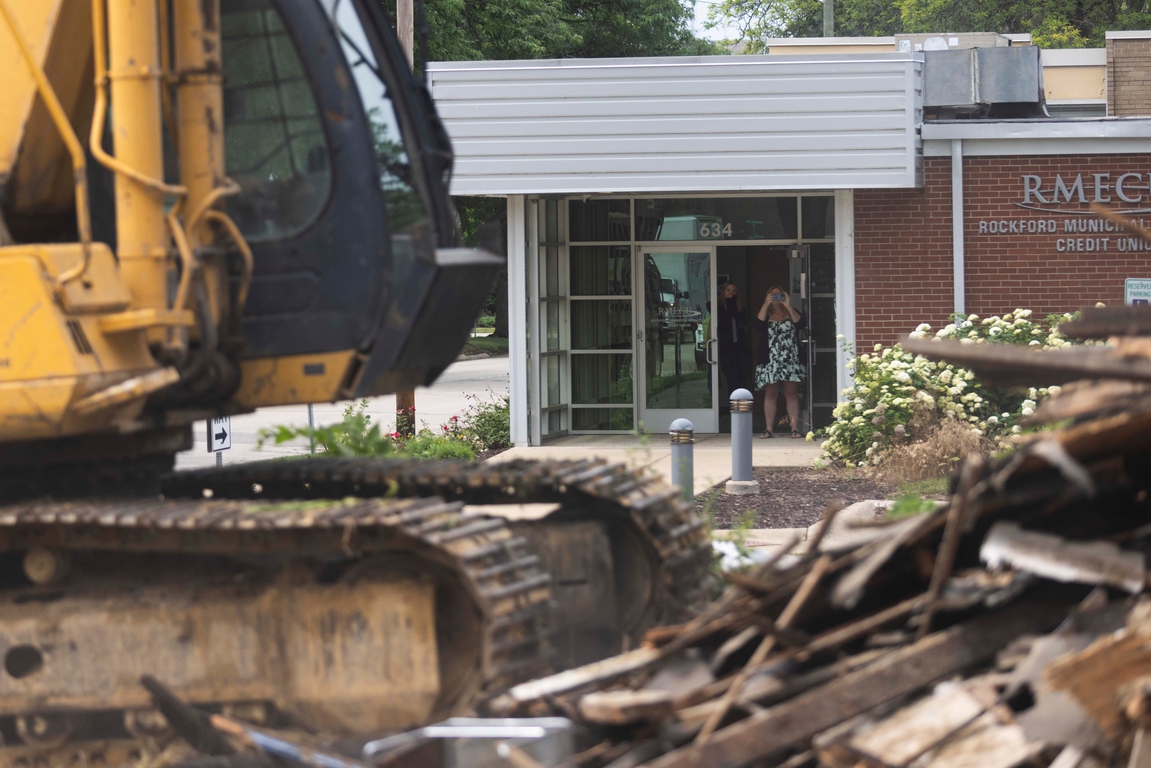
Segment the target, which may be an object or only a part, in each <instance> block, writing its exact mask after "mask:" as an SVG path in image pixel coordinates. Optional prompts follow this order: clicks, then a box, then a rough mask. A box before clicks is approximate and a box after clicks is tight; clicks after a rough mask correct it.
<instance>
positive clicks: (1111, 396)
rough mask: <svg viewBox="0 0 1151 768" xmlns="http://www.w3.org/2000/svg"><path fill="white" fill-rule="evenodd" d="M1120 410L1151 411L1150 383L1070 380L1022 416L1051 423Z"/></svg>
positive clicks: (1108, 414)
mask: <svg viewBox="0 0 1151 768" xmlns="http://www.w3.org/2000/svg"><path fill="white" fill-rule="evenodd" d="M1120 411H1140V412H1142V411H1151V384H1141V383H1138V382H1133V381H1101V382H1097V383H1096V382H1092V383H1091V384H1089V385H1087V384H1083V383H1079V384H1068V385H1067V386H1066V387H1064V388H1063V391H1061V392H1060V393H1059V394H1058V396H1056V397H1051V398H1049V399H1047V400H1045V401H1043V402H1042V403H1040V405H1039V407H1038V408H1037V409H1035V413H1034V414H1032V415H1031V416H1028V417H1027V418H1026V419H1023V423H1025V424H1051V423H1053V422H1056V421H1062V420H1064V419H1083V418H1087V417H1096V416H1110V415H1111V414H1114V413H1119V412H1120Z"/></svg>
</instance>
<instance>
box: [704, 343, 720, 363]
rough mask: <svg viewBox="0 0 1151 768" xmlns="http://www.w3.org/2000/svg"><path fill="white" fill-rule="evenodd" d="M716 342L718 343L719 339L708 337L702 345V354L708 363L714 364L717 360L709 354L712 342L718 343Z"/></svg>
mask: <svg viewBox="0 0 1151 768" xmlns="http://www.w3.org/2000/svg"><path fill="white" fill-rule="evenodd" d="M718 343H719V339H708V340H707V343H706V344H704V345H703V354H704V357H705V358H706V359H707V364H708V365H715V364H716V362H718V361H717V360H716V359H715V358H713V357H712V356H711V345H712V344H718Z"/></svg>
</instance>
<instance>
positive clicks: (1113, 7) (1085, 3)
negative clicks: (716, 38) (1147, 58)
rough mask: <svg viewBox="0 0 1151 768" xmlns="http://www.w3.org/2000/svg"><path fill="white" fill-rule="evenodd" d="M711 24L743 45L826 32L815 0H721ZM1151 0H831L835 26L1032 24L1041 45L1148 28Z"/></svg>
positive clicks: (1006, 27) (1076, 43)
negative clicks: (734, 32)
mask: <svg viewBox="0 0 1151 768" xmlns="http://www.w3.org/2000/svg"><path fill="white" fill-rule="evenodd" d="M708 24H709V25H710V26H712V27H716V26H720V25H727V26H731V27H734V28H736V29H738V30H739V31H740V32H741V33H742V34H743V37H744V39H745V40H746V41H747V42H746V51H747V52H748V53H761V52H763V51H764V50H765V48H766V47H767V45H766V43H765V41H766V40H769V39H771V38H778V37H818V36H820V35H822V34H823V3H822V2H821V1H820V0H721V1H720V2H718V3H716V4H715V5H713V6H712V7H711V10H710V12H709V22H708ZM1149 26H1151V0H835V34H836V35H840V36H844V37H871V36H875V35H898V34H901V33H925V32H926V33H930V32H939V33H943V32H1000V33H1003V32H1030V33H1031V35H1032V40H1033V41H1034V42H1035V44H1036V45H1040V46H1042V47H1044V48H1085V47H1098V48H1101V47H1103V44H1104V33H1106V32H1107V31H1108V30H1120V29H1147V28H1148V27H1149Z"/></svg>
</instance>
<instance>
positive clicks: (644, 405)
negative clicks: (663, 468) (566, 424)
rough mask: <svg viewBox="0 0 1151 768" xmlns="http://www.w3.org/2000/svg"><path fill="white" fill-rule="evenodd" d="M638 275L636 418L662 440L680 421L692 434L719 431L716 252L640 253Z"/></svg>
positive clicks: (651, 250) (706, 249)
mask: <svg viewBox="0 0 1151 768" xmlns="http://www.w3.org/2000/svg"><path fill="white" fill-rule="evenodd" d="M639 259H640V264H639V268H637V269H636V270H635V274H636V281H637V285H636V289H635V295H636V296H638V297H639V299H640V300H639V301H638V302H636V304H637V307H636V310H637V322H636V326H637V328H638V331H637V333H636V343H637V346H636V352H637V353H638V354H637V355H636V358H637V360H638V362H639V381H640V388H639V418H640V421H641V422H642V423H643V426H644V429H645V430H647V431H648V432H666V431H667V430H668V427H670V425H671V422H673V421H674V420H676V419H678V418H686V419H690V420H691V423H692V425H693V426H694V427H695V431H696V432H716V431H718V429H719V410H718V404H719V400H718V396H717V391H718V389H719V382H718V381H716V378H717V371H716V365H715V362H716V346H717V345H716V343H715V328H714V326H713V323H711V322H710V318H711V311H712V307H713V306H715V278H714V275H715V248H714V247H698V246H697V247H692V248H691V250H688V251H684V250H670V249H669V250H663V249H655V248H644V249H641V250H640V254H639Z"/></svg>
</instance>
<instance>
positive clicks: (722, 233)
mask: <svg viewBox="0 0 1151 768" xmlns="http://www.w3.org/2000/svg"><path fill="white" fill-rule="evenodd" d="M699 236H700V237H701V238H709V237H711V238H716V237H731V224H730V223H729V224H720V223H719V222H718V221H717V222H714V223H712V222H708V223H706V224H700V225H699Z"/></svg>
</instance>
